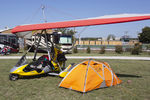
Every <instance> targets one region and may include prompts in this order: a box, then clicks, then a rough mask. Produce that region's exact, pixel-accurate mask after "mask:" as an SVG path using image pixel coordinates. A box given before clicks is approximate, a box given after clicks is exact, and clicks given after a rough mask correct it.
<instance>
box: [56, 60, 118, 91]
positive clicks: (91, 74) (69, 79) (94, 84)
mask: <svg viewBox="0 0 150 100" xmlns="http://www.w3.org/2000/svg"><path fill="white" fill-rule="evenodd" d="M120 83H121V80H120V79H119V78H118V77H117V76H116V75H115V73H114V72H113V71H112V69H111V68H110V66H109V64H107V63H106V62H98V61H93V60H88V61H83V62H81V63H80V64H78V65H76V66H75V67H74V68H73V69H72V70H71V71H70V72H69V73H68V74H67V75H66V76H65V77H64V79H63V80H62V81H61V83H60V84H59V86H60V87H64V88H69V89H72V90H76V91H80V92H88V91H91V90H93V89H98V88H103V87H109V86H113V85H117V84H120Z"/></svg>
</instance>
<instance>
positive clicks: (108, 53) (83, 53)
mask: <svg viewBox="0 0 150 100" xmlns="http://www.w3.org/2000/svg"><path fill="white" fill-rule="evenodd" d="M24 52H25V51H23V50H21V51H20V52H19V53H14V54H10V55H8V56H22V55H23V54H24ZM43 54H47V53H38V54H37V56H41V55H43ZM33 55H34V53H33V52H29V53H28V54H27V56H33ZM66 55H67V56H134V57H150V53H148V52H142V53H140V54H139V55H131V53H130V52H123V53H122V54H117V53H116V52H114V51H106V53H105V54H99V51H96V50H91V53H90V54H88V53H86V50H79V52H78V53H72V54H66ZM5 56H7V55H5Z"/></svg>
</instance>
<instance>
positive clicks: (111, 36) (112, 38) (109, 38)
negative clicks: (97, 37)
mask: <svg viewBox="0 0 150 100" xmlns="http://www.w3.org/2000/svg"><path fill="white" fill-rule="evenodd" d="M110 40H115V35H113V34H109V35H108V37H107V41H108V44H109V41H110Z"/></svg>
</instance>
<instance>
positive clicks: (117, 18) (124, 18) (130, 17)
mask: <svg viewBox="0 0 150 100" xmlns="http://www.w3.org/2000/svg"><path fill="white" fill-rule="evenodd" d="M148 19H150V14H121V15H110V16H101V17H96V18H88V19H80V20H73V21H64V22H54V23H41V24H32V25H21V26H16V27H15V28H13V29H12V33H18V32H25V31H35V30H43V29H56V28H69V27H82V26H92V25H104V24H115V23H124V22H132V21H140V20H148Z"/></svg>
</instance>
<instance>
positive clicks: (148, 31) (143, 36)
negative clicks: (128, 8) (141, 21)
mask: <svg viewBox="0 0 150 100" xmlns="http://www.w3.org/2000/svg"><path fill="white" fill-rule="evenodd" d="M138 38H139V41H140V42H142V43H150V27H144V28H143V29H142V32H141V33H139V36H138Z"/></svg>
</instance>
